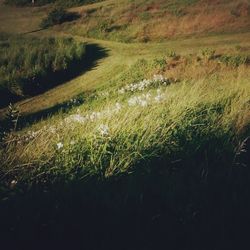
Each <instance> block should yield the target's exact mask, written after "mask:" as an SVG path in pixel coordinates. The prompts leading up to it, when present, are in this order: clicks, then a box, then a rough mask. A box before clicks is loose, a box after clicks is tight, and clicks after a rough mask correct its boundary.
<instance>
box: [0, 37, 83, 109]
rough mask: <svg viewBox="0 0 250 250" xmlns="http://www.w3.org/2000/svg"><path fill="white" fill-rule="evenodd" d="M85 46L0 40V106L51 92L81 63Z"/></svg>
mask: <svg viewBox="0 0 250 250" xmlns="http://www.w3.org/2000/svg"><path fill="white" fill-rule="evenodd" d="M84 54H85V45H84V44H83V43H77V42H75V41H74V40H73V39H71V38H43V39H38V38H34V37H22V36H8V35H6V34H3V35H2V36H0V58H1V59H0V95H1V96H2V98H1V101H0V106H4V105H5V106H6V105H8V104H9V103H10V102H14V101H16V100H18V99H21V98H23V97H25V96H32V95H35V94H38V93H39V92H42V91H44V90H46V89H48V88H51V87H53V86H55V85H56V84H58V82H60V81H62V80H61V79H60V78H62V77H64V78H65V72H67V74H70V73H71V72H70V71H72V67H74V68H76V67H77V66H78V64H79V63H82V61H83V57H84Z"/></svg>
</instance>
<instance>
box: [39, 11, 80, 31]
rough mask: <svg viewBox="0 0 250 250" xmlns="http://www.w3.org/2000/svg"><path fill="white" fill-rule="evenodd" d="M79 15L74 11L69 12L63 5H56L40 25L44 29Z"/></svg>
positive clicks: (71, 19)
mask: <svg viewBox="0 0 250 250" xmlns="http://www.w3.org/2000/svg"><path fill="white" fill-rule="evenodd" d="M78 17H79V15H77V14H76V13H73V12H68V11H66V10H65V9H64V8H63V7H56V8H54V9H53V10H51V11H50V12H49V14H48V16H47V17H45V18H44V19H43V20H42V22H41V24H40V26H41V28H43V29H44V28H48V27H50V26H53V25H57V24H61V23H64V22H67V21H73V20H75V19H77V18H78Z"/></svg>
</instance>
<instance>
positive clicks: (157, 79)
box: [118, 75, 170, 94]
mask: <svg viewBox="0 0 250 250" xmlns="http://www.w3.org/2000/svg"><path fill="white" fill-rule="evenodd" d="M169 83H170V79H167V78H165V77H164V76H162V75H154V76H153V79H150V80H147V79H144V80H142V81H140V82H138V83H131V84H128V85H126V86H125V87H122V88H121V89H119V90H118V93H119V94H124V93H126V92H135V91H143V90H145V89H146V88H148V87H152V86H155V85H158V86H160V85H162V86H166V85H168V84H169Z"/></svg>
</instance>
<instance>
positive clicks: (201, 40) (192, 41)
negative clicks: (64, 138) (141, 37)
mask: <svg viewBox="0 0 250 250" xmlns="http://www.w3.org/2000/svg"><path fill="white" fill-rule="evenodd" d="M125 3H126V1H124V0H123V1H121V6H123V4H125ZM102 6H105V7H109V8H111V7H112V6H113V7H114V11H115V10H116V9H117V6H119V4H117V2H116V1H113V0H108V1H105V2H100V3H96V4H91V5H87V6H84V7H79V8H77V9H73V10H74V11H75V10H78V11H79V12H84V11H86V10H90V9H99V8H101V7H102ZM0 11H1V13H2V14H3V15H0V16H1V18H2V19H1V20H2V21H1V22H2V23H3V25H1V27H0V31H9V32H19V33H20V30H21V31H22V33H23V32H31V31H33V30H36V29H37V28H38V23H39V20H41V17H42V16H44V8H34V9H32V11H31V12H30V8H21V9H16V8H13V7H8V6H7V7H6V6H1V8H0ZM9 13H10V14H9ZM28 13H29V14H28ZM30 13H31V14H30ZM13 16H15V18H14V19H13ZM6 20H7V21H6ZM83 27H84V26H83ZM64 29H65V28H63V30H64ZM54 32H57V34H64V32H63V31H62V32H60V31H59V30H57V28H56V29H55V30H52V31H51V32H50V31H49V32H47V31H44V32H39V33H37V35H39V36H41V35H46V34H47V33H49V34H54ZM75 37H77V36H75ZM249 37H250V33H248V32H246V33H240V34H228V35H226V34H225V35H211V36H209V37H207V36H204V37H197V38H189V39H179V40H170V41H167V42H164V43H160V44H158V43H149V44H129V45H126V44H121V43H117V42H111V41H110V42H109V41H103V40H96V39H86V38H81V37H79V36H78V37H77V38H78V39H81V40H83V41H88V42H89V43H95V44H97V45H99V46H100V47H102V48H104V49H106V50H107V51H106V53H107V57H105V58H103V59H100V60H99V61H98V63H97V64H96V65H95V67H93V68H92V69H91V70H89V71H88V72H87V73H86V74H83V75H81V76H79V77H77V78H75V79H73V80H71V81H69V82H67V83H65V84H64V85H61V86H59V87H56V88H54V89H52V90H50V91H48V92H46V93H44V94H42V95H39V96H37V97H34V98H31V99H27V100H25V101H22V102H20V103H18V106H19V109H20V111H21V113H22V114H29V113H36V112H39V111H42V110H45V109H48V108H51V107H53V106H55V105H56V104H58V103H62V102H65V101H67V100H69V99H70V98H73V97H74V96H76V95H78V94H80V93H83V92H85V91H89V90H93V89H95V88H96V87H97V86H99V85H100V84H101V85H104V84H107V83H108V82H109V80H110V75H111V72H112V77H116V76H117V75H119V74H120V73H121V72H122V70H124V69H125V68H127V67H128V66H129V65H131V63H133V62H135V61H136V60H137V59H139V58H142V57H145V58H149V57H157V56H160V55H161V54H164V53H165V51H166V50H167V49H170V48H171V49H174V50H176V51H177V52H178V53H192V52H197V51H198V50H200V49H201V48H204V47H211V48H215V49H218V50H231V49H234V46H235V45H242V46H244V47H247V48H249V46H250V42H249V41H250V39H249ZM138 51H140V52H139V53H138ZM245 53H246V52H245ZM1 113H2V114H3V111H0V114H1Z"/></svg>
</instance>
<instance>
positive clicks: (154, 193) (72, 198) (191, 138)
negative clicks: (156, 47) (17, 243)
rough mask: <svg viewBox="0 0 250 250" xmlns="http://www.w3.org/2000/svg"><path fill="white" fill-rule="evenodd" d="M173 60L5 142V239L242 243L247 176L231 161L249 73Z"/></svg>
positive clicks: (192, 245)
mask: <svg viewBox="0 0 250 250" xmlns="http://www.w3.org/2000/svg"><path fill="white" fill-rule="evenodd" d="M177 58H179V59H176V58H172V59H171V58H168V61H167V65H166V68H163V66H162V60H163V59H157V60H154V61H146V60H140V61H139V62H137V63H136V64H135V65H133V66H132V67H131V68H130V69H128V70H127V71H126V72H124V73H123V74H122V75H121V76H120V77H119V78H117V79H116V80H115V81H111V83H110V87H109V88H107V87H105V88H103V89H99V90H98V91H96V92H95V93H93V94H92V95H91V96H89V97H88V98H87V99H86V100H85V103H84V104H83V105H82V106H80V107H78V108H73V109H71V110H70V111H69V112H67V113H59V114H58V115H55V116H53V117H51V118H49V119H47V120H44V121H41V122H38V123H37V124H35V125H33V126H31V127H27V128H26V129H24V130H22V131H19V132H12V133H11V134H8V135H6V136H5V140H4V143H3V144H2V147H1V151H0V155H1V163H2V165H1V186H0V190H1V194H2V197H3V198H1V203H2V206H1V210H0V211H1V213H0V216H2V220H1V221H2V224H1V227H0V230H1V229H2V230H3V232H4V233H3V234H2V235H7V236H6V237H5V238H6V239H10V238H11V237H13V232H15V233H16V234H18V236H19V238H20V239H22V241H23V240H24V239H25V240H29V242H32V239H34V240H33V241H34V244H35V245H36V242H37V238H36V237H37V235H40V233H41V232H42V235H43V242H46V240H47V242H49V244H51V238H50V232H51V231H52V232H55V231H56V232H57V233H58V235H60V236H61V238H60V241H59V242H57V243H56V244H57V246H59V245H60V244H61V245H62V246H63V245H64V243H65V242H67V241H69V242H70V244H72V242H74V243H73V244H80V245H81V247H87V248H88V247H92V248H97V249H107V246H108V248H111V249H116V248H117V245H119V244H121V242H123V244H124V245H123V248H124V249H131V248H130V247H131V244H133V245H135V246H138V247H136V248H137V249H145V248H146V249H147V248H148V249H155V247H156V246H157V248H159V249H161V246H162V244H163V245H164V246H166V245H167V246H168V247H170V248H173V247H174V249H183V248H184V247H186V248H187V245H188V246H189V247H188V249H211V248H212V247H214V246H216V247H217V248H219V249H223V248H225V249H228V247H229V246H231V245H232V241H233V240H232V241H231V237H230V236H231V235H232V232H234V233H233V237H235V238H237V237H239V238H240V237H242V235H243V233H244V230H239V228H240V227H239V226H241V225H242V222H243V221H248V219H249V212H248V211H249V210H248V209H249V207H250V206H249V205H250V204H249V201H248V199H247V197H248V191H247V190H248V189H247V188H248V187H249V180H248V179H249V178H248V176H249V174H247V173H248V172H244V173H245V174H243V173H241V171H242V170H243V168H242V167H241V165H239V166H237V168H235V167H234V164H235V162H234V161H235V153H236V152H237V148H238V146H239V145H240V143H241V142H242V141H243V140H244V139H245V138H246V137H247V136H248V135H249V131H250V130H249V129H250V127H249V124H250V113H249V110H250V109H249V108H250V107H249V100H250V88H249V82H248V79H249V67H248V66H247V65H241V66H239V67H232V68H231V67H228V66H226V65H223V64H221V63H219V62H218V61H216V60H207V58H204V59H201V60H198V61H196V57H194V61H195V62H196V63H194V61H193V60H191V59H192V58H191V59H190V56H188V57H187V58H186V59H187V60H184V59H185V58H183V57H181V56H178V57H177ZM171 60H180V61H179V65H178V66H175V67H171V66H170V65H173V61H171ZM180 62H181V63H180ZM175 63H176V62H175ZM215 69H216V70H215ZM195 72H196V74H195ZM156 73H157V74H159V73H162V74H164V77H163V76H161V77H160V76H155V77H153V75H154V74H156ZM184 73H185V74H184ZM144 76H145V78H147V79H154V80H152V81H149V82H148V81H143V82H141V80H143V78H144ZM177 77H178V78H179V79H178V81H177V80H175V79H174V78H177ZM138 82H139V83H138ZM131 83H132V84H131ZM128 84H129V85H128ZM130 84H131V85H130ZM240 164H241V163H240ZM244 169H245V170H246V168H244ZM243 175H244V176H243ZM242 190H245V191H244V192H242ZM20 197H22V198H20ZM16 207H18V211H16ZM241 216H242V218H241ZM232 218H234V220H235V223H232V224H231V219H232ZM17 221H18V223H17ZM235 226H236V227H235ZM19 228H22V230H19ZM76 228H77V230H76ZM221 228H223V230H222V229H221ZM235 228H237V231H236V230H235ZM62 229H63V230H62ZM110 234H111V235H112V237H111V236H110ZM221 234H222V235H221ZM125 235H126V237H127V238H128V239H127V240H124V236H125ZM93 236H94V238H95V239H98V241H96V240H93V239H92V237H93ZM8 237H9V238H8ZM46 237H47V238H46ZM30 238H32V239H30ZM176 239H181V240H178V241H177V240H176ZM194 239H195V240H194ZM237 239H238V238H237ZM166 241H167V243H166ZM100 242H101V243H100ZM204 242H206V244H205V246H204ZM241 242H243V241H241ZM234 243H235V242H234ZM150 244H152V245H150ZM235 244H236V246H238V245H237V243H235Z"/></svg>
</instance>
